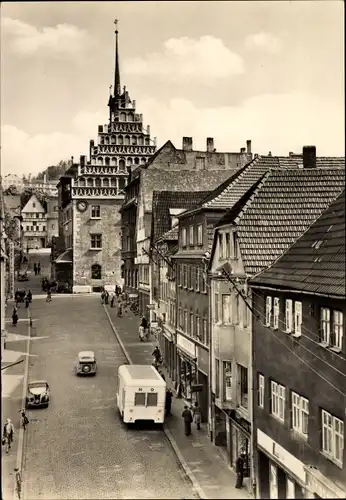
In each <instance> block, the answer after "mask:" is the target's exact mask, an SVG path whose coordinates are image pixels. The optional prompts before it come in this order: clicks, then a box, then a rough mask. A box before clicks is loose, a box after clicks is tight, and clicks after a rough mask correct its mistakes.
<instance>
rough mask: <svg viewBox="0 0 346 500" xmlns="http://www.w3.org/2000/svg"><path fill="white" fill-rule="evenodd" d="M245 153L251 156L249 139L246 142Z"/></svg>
mask: <svg viewBox="0 0 346 500" xmlns="http://www.w3.org/2000/svg"><path fill="white" fill-rule="evenodd" d="M246 152H247V153H248V154H251V139H250V140H248V141H246Z"/></svg>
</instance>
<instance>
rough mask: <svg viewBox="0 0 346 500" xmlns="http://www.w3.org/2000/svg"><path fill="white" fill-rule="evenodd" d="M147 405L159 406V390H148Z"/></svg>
mask: <svg viewBox="0 0 346 500" xmlns="http://www.w3.org/2000/svg"><path fill="white" fill-rule="evenodd" d="M147 406H157V392H147Z"/></svg>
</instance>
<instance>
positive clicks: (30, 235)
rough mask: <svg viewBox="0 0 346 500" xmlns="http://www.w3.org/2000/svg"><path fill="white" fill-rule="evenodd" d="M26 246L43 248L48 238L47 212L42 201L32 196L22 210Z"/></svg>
mask: <svg viewBox="0 0 346 500" xmlns="http://www.w3.org/2000/svg"><path fill="white" fill-rule="evenodd" d="M22 217H23V221H22V226H23V244H24V248H27V247H29V248H42V247H44V246H45V244H46V238H47V214H46V211H45V209H44V208H43V207H42V205H41V203H40V202H39V201H38V199H37V198H36V197H35V196H32V197H31V198H30V200H29V201H28V203H27V204H26V205H25V207H23V210H22Z"/></svg>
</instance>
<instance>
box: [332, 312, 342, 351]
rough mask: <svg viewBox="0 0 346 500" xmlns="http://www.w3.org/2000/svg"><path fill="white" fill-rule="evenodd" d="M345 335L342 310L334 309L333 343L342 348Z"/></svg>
mask: <svg viewBox="0 0 346 500" xmlns="http://www.w3.org/2000/svg"><path fill="white" fill-rule="evenodd" d="M343 336H344V316H343V314H342V312H341V311H333V338H332V345H333V346H334V347H337V348H338V349H342V338H343Z"/></svg>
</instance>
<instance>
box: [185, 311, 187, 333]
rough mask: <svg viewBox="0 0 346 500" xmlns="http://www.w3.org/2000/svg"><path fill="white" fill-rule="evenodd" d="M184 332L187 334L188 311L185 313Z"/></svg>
mask: <svg viewBox="0 0 346 500" xmlns="http://www.w3.org/2000/svg"><path fill="white" fill-rule="evenodd" d="M184 332H185V333H187V311H184Z"/></svg>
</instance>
